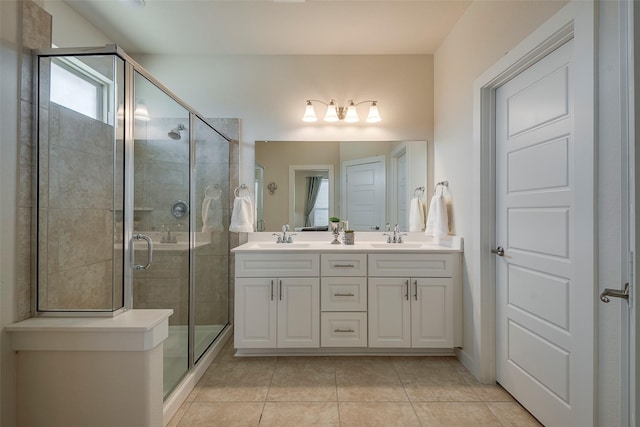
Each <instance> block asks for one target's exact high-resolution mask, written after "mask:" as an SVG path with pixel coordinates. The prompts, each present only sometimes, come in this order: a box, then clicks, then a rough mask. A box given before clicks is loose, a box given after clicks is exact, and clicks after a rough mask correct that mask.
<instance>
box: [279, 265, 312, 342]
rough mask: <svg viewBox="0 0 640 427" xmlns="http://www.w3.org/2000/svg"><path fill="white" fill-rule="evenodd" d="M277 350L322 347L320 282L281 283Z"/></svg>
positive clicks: (300, 280)
mask: <svg viewBox="0 0 640 427" xmlns="http://www.w3.org/2000/svg"><path fill="white" fill-rule="evenodd" d="M278 347H279V348H301V347H304V348H318V347H320V279H318V278H298V277H296V278H285V279H278Z"/></svg>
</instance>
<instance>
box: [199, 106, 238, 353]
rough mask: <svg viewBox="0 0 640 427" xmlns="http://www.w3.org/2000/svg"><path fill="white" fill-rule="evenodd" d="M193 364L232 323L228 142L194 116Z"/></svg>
mask: <svg viewBox="0 0 640 427" xmlns="http://www.w3.org/2000/svg"><path fill="white" fill-rule="evenodd" d="M193 123H194V125H193V139H194V146H195V149H194V159H193V162H192V164H193V165H194V170H193V174H194V179H193V183H194V194H193V200H194V202H193V204H194V206H195V208H194V209H195V210H194V212H193V217H194V220H195V221H194V222H195V224H194V228H195V230H194V233H193V238H194V240H195V242H194V252H193V254H194V255H195V256H193V266H192V271H193V284H194V287H193V293H192V294H193V295H192V297H193V300H192V303H191V307H192V308H193V309H192V316H193V321H192V322H191V323H192V324H193V325H194V334H193V337H194V349H193V351H194V358H193V360H194V362H196V363H197V361H198V359H199V358H200V357H201V356H202V355H203V354H204V352H205V351H206V350H207V348H208V347H209V346H210V345H211V343H213V341H214V340H215V339H216V337H217V336H218V335H219V334H220V332H221V331H222V330H223V329H224V327H225V326H226V325H227V323H228V322H229V231H228V230H229V226H228V224H229V143H228V142H227V140H226V139H224V138H223V137H222V136H221V135H220V134H218V132H216V131H215V130H214V129H213V128H212V127H211V126H209V125H208V124H207V123H206V122H205V121H204V120H202V119H200V118H199V117H195V116H194V120H193Z"/></svg>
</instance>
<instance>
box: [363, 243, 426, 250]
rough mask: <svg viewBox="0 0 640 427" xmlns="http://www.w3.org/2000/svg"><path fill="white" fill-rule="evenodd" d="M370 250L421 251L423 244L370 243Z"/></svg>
mask: <svg viewBox="0 0 640 427" xmlns="http://www.w3.org/2000/svg"><path fill="white" fill-rule="evenodd" d="M370 245H371V247H372V248H376V249H391V250H393V249H396V250H397V249H400V250H402V249H405V250H406V249H422V248H424V244H423V243H370Z"/></svg>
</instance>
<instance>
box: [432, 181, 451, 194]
mask: <svg viewBox="0 0 640 427" xmlns="http://www.w3.org/2000/svg"><path fill="white" fill-rule="evenodd" d="M439 186H443V187H447V188H449V181H440V182H436V185H435V187H434V188H433V194H435V193H436V191H438V187H439Z"/></svg>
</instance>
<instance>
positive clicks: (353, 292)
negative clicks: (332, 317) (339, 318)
mask: <svg viewBox="0 0 640 427" xmlns="http://www.w3.org/2000/svg"><path fill="white" fill-rule="evenodd" d="M320 299H321V301H322V304H321V307H322V311H367V278H366V277H323V278H322V279H321V280H320Z"/></svg>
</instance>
